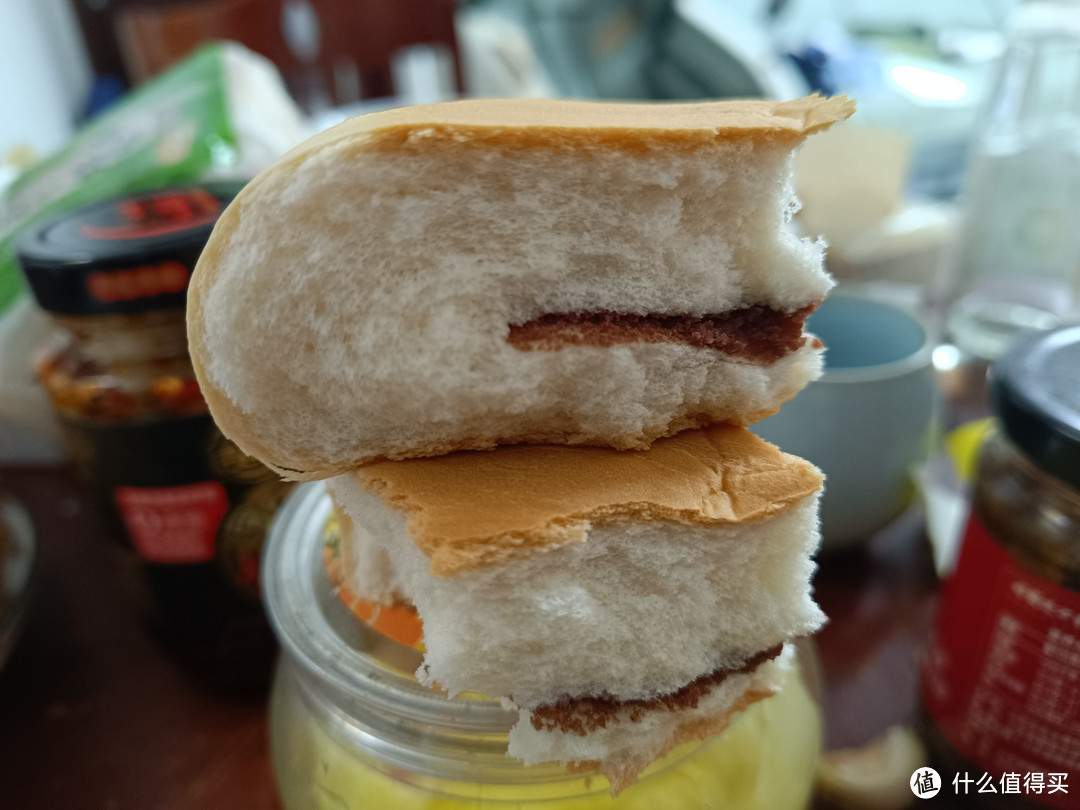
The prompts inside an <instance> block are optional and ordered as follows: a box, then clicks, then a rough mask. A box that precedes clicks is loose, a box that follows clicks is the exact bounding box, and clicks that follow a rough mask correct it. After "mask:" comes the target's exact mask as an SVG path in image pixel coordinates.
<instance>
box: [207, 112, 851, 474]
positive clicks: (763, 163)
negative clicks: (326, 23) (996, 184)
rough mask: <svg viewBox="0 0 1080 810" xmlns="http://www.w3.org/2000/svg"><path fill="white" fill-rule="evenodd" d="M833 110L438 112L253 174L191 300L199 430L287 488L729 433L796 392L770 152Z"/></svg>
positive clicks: (781, 169) (388, 115)
mask: <svg viewBox="0 0 1080 810" xmlns="http://www.w3.org/2000/svg"><path fill="white" fill-rule="evenodd" d="M853 106H854V105H853V104H852V103H851V102H849V101H847V100H846V99H844V98H833V99H822V98H819V97H810V98H807V99H803V100H800V101H793V102H785V103H777V102H768V101H747V102H718V103H707V104H676V105H651V106H650V105H625V104H599V103H585V102H571V101H548V100H522V101H460V102H451V103H446V104H438V105H429V106H422V107H413V108H406V109H402V110H393V111H389V112H385V113H376V114H372V115H367V116H363V117H361V118H357V119H353V120H351V121H347V122H345V123H343V124H341V125H339V126H337V127H335V128H333V129H331V130H328V131H327V132H325V133H323V134H321V135H319V136H317V137H315V138H313V139H312V140H310V141H308V142H307V143H305V144H303V145H301V146H300V147H298V148H297V149H295V150H294V151H292V152H291V153H289V154H288V155H286V156H285V157H284V158H283V159H282V160H280V161H279V162H278V163H277V164H276V165H274V166H272V167H271V168H270V169H268V170H267V171H265V172H263V173H262V174H261V175H259V176H258V177H257V178H256V179H255V180H254V181H253V182H252V183H250V184H249V185H248V186H247V187H246V188H245V189H244V190H243V192H242V193H241V194H240V195H239V196H238V197H237V198H236V200H235V201H234V202H233V204H232V205H230V206H229V208H228V210H227V211H226V212H225V213H224V215H223V216H222V217H221V219H220V221H219V222H218V225H217V227H216V228H215V230H214V234H213V236H212V237H211V239H210V242H209V244H208V245H207V247H206V250H205V251H204V253H203V257H202V259H201V261H200V262H199V266H198V268H197V270H196V273H195V275H194V277H193V279H192V283H191V288H190V293H189V296H190V298H189V342H190V348H191V353H192V357H193V360H194V364H195V369H196V373H197V375H198V379H199V383H200V385H201V386H202V390H203V392H204V395H205V396H206V399H207V401H208V403H209V405H210V408H211V411H212V413H213V415H214V418H215V420H216V421H217V423H218V425H219V426H220V427H221V428H222V430H223V431H224V432H225V434H226V435H227V436H228V437H229V438H231V439H232V440H234V441H235V442H236V443H237V444H238V445H240V447H241V448H242V449H243V450H244V451H245V452H247V453H249V454H251V455H253V456H255V457H257V458H259V459H260V460H262V461H263V462H265V463H267V464H269V465H270V466H272V467H273V468H275V469H276V470H278V471H279V472H281V473H282V474H283V475H285V476H286V477H289V478H293V479H316V478H321V477H327V476H330V475H334V474H337V473H340V472H343V471H346V470H348V469H351V468H353V467H355V466H357V465H359V464H363V463H368V462H371V461H376V460H381V459H403V458H412V457H421V456H430V455H439V454H444V453H447V452H451V451H454V450H460V449H486V448H490V447H493V446H496V445H500V444H510V443H557V444H582V445H596V446H610V447H615V448H622V449H629V448H637V449H640V448H644V447H647V446H648V445H649V444H650V443H651V442H652V441H654V440H655V439H657V438H658V437H661V436H665V435H671V434H673V433H675V432H677V431H679V430H683V429H687V428H693V427H698V426H702V425H705V424H708V423H711V422H715V421H723V420H727V421H732V422H735V423H739V424H749V423H751V422H753V421H754V420H756V419H758V418H761V417H763V416H765V415H768V414H770V413H773V412H774V411H776V410H777V409H778V408H779V407H780V405H781V404H782V403H783V402H784V401H786V400H787V399H789V398H790V397H792V396H794V394H795V393H796V392H797V391H798V390H799V389H800V388H801V387H802V386H803V385H805V384H806V383H807V382H808V381H809V380H811V379H813V378H814V377H815V376H816V375H817V374H818V373H819V371H820V348H821V347H820V344H819V343H817V342H816V341H815V340H813V339H812V338H808V337H807V336H806V335H804V334H803V331H802V322H803V319H804V318H805V317H806V315H807V314H808V313H809V312H810V311H812V309H813V308H814V307H815V306H816V305H817V304H818V303H819V302H820V300H821V299H822V298H823V297H824V295H825V294H826V292H827V291H828V289H829V287H830V285H831V281H830V280H829V278H828V277H827V275H826V274H825V273H824V272H823V270H822V249H823V246H822V244H821V243H819V242H814V241H810V240H804V239H800V238H798V237H796V236H795V235H793V234H792V232H791V231H790V230H789V228H788V227H787V223H788V220H789V219H790V217H791V215H792V212H793V211H794V210H795V208H796V205H797V204H796V201H795V199H794V193H793V190H792V186H791V183H790V178H789V175H790V166H791V159H792V152H793V150H794V149H795V148H796V147H797V146H798V144H799V143H800V142H801V141H802V140H803V139H804V138H805V137H806V136H807V135H809V134H810V133H812V132H815V131H817V130H819V129H822V128H824V127H827V126H829V125H830V124H831V123H832V122H833V121H835V120H837V119H840V118H845V117H847V116H848V115H850V113H851V111H852V109H853Z"/></svg>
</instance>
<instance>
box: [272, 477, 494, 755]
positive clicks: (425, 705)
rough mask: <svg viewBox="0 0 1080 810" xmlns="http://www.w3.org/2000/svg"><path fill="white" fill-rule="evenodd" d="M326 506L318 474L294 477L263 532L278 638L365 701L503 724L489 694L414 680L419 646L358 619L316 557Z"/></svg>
mask: <svg viewBox="0 0 1080 810" xmlns="http://www.w3.org/2000/svg"><path fill="white" fill-rule="evenodd" d="M332 508H333V507H332V504H331V501H330V496H329V494H328V493H327V492H326V489H325V487H324V486H323V484H322V483H321V482H311V483H307V484H300V485H299V486H297V487H296V488H295V490H294V491H293V492H292V493H290V495H289V497H288V498H287V499H286V501H285V502H284V503H283V504H282V507H281V510H280V511H279V512H278V515H277V517H276V518H275V520H274V523H273V525H272V526H271V528H270V532H269V534H268V536H267V541H266V549H265V551H264V557H263V593H264V597H265V600H266V606H267V612H268V614H269V617H270V622H271V625H272V626H273V627H274V631H275V633H276V634H277V636H278V639H279V641H280V642H281V644H282V646H283V647H284V648H285V649H286V650H288V652H289V653H290V654H291V655H292V657H293V659H294V660H295V661H296V662H298V663H299V664H300V665H301V666H302V667H303V668H304V670H305V671H307V672H308V673H310V674H312V675H314V676H315V677H316V678H317V679H318V680H319V681H321V682H323V683H325V684H326V685H328V686H330V687H332V688H335V689H337V690H338V691H341V692H344V693H346V694H347V695H349V696H355V697H357V698H359V699H360V700H361V701H363V702H367V703H370V704H371V705H372V707H373V708H383V709H388V708H391V707H392V708H393V710H394V711H395V712H401V713H404V714H406V715H408V716H410V717H413V719H422V720H424V721H425V722H430V723H433V724H435V725H437V726H445V727H446V728H447V729H451V728H452V729H454V730H456V731H458V732H460V731H463V730H466V731H476V732H480V733H485V734H491V733H499V732H504V733H505V732H506V731H508V730H509V728H510V726H511V725H513V716H512V715H511V713H509V712H508V711H507V710H505V709H504V708H503V707H502V706H501V704H500V703H498V702H497V701H492V700H470V699H466V698H461V697H453V698H447V697H446V696H445V695H441V694H439V693H437V692H435V691H434V690H431V689H428V688H427V687H424V686H422V685H421V684H420V683H418V682H417V681H416V679H415V678H414V677H413V673H414V672H415V671H416V669H417V668H418V667H419V666H420V665H421V663H422V661H423V655H422V653H421V652H420V651H419V650H416V649H414V648H412V647H408V646H406V645H405V644H402V643H401V642H399V641H396V640H394V639H391V638H389V637H388V636H385V635H383V634H382V633H380V632H379V631H377V630H375V629H374V628H373V627H371V626H370V625H369V624H367V623H366V622H363V621H361V620H359V619H358V618H357V617H356V616H355V615H354V614H353V613H352V612H351V611H350V610H349V608H348V607H347V606H346V605H345V604H344V603H343V602H342V601H341V600H340V599H339V598H338V596H337V592H336V591H337V589H336V588H335V587H334V586H333V585H332V584H331V583H330V581H329V575H328V574H327V572H326V569H325V566H324V565H323V564H322V554H323V548H324V544H325V540H326V527H327V525H328V523H329V521H330V517H331V514H332Z"/></svg>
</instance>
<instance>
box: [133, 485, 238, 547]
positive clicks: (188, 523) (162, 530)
mask: <svg viewBox="0 0 1080 810" xmlns="http://www.w3.org/2000/svg"><path fill="white" fill-rule="evenodd" d="M115 498H116V506H117V508H118V509H119V510H120V517H121V518H122V519H123V521H124V525H125V526H126V527H127V531H128V536H129V537H130V538H131V542H132V543H134V545H135V550H136V551H138V553H139V556H141V557H142V558H143V559H145V560H146V561H147V562H152V563H171V564H183V563H201V562H207V561H209V560H212V559H213V558H214V545H215V539H216V537H217V530H218V525H219V524H220V523H221V519H222V518H223V517H225V513H226V512H227V511H228V509H229V499H228V496H227V495H226V494H225V487H223V486H222V485H221V484H219V483H218V482H217V481H203V482H200V483H198V484H185V485H183V486H176V487H117V488H116V490H115Z"/></svg>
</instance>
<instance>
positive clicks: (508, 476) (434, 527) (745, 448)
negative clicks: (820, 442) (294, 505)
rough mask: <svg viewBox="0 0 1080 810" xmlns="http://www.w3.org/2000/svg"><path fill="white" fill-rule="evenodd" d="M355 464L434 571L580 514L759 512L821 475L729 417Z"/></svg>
mask: <svg viewBox="0 0 1080 810" xmlns="http://www.w3.org/2000/svg"><path fill="white" fill-rule="evenodd" d="M353 475H355V476H357V479H358V483H359V484H360V486H362V487H363V488H365V489H366V490H368V491H369V492H373V493H375V494H376V495H378V496H379V497H380V498H381V499H382V500H383V502H384V503H385V504H387V505H388V506H390V507H391V508H394V509H397V510H399V511H401V512H403V513H404V514H405V516H406V521H407V524H406V525H407V528H408V530H409V533H410V535H411V537H412V539H413V541H414V542H415V543H416V545H417V546H418V547H419V548H420V549H421V550H422V551H423V552H424V554H426V555H427V556H428V557H429V558H430V560H431V572H432V573H433V574H435V575H436V576H453V575H455V574H460V573H463V572H465V571H468V570H471V569H476V568H480V567H484V566H487V565H491V564H494V563H498V562H501V561H504V560H505V559H507V558H508V557H509V556H513V555H519V554H529V553H532V552H534V551H536V550H537V549H539V548H542V547H544V546H551V545H560V544H563V543H568V542H575V541H580V540H581V539H583V537H584V533H585V531H586V528H587V523H588V522H598V521H609V520H618V519H625V520H667V521H673V522H678V523H685V524H692V525H716V524H737V523H748V522H754V521H760V520H764V519H766V518H768V517H771V516H773V515H776V514H779V513H781V512H783V511H785V510H787V509H790V508H793V507H794V506H796V505H797V504H798V503H800V502H801V501H802V500H803V499H805V498H806V497H808V496H810V495H811V494H813V493H814V492H816V491H817V490H818V489H819V488H820V487H821V484H822V476H821V473H820V472H819V471H818V470H817V469H816V468H815V467H814V466H813V465H811V464H810V463H809V462H806V461H803V460H802V459H800V458H796V457H795V456H791V455H788V454H786V453H782V452H780V450H778V449H777V448H776V447H774V446H773V445H771V444H768V443H767V442H765V441H763V440H762V439H759V438H758V437H757V436H755V435H754V434H752V433H750V432H749V431H748V430H746V429H744V428H739V427H735V426H733V425H726V424H721V425H713V426H711V427H707V428H704V429H701V430H690V431H685V432H683V433H680V434H678V435H676V436H672V437H669V438H665V439H659V440H657V441H656V442H655V443H654V444H653V445H652V447H651V448H649V449H648V450H639V451H618V450H611V449H609V448H594V447H580V446H565V445H564V446H559V445H515V446H511V447H501V448H498V449H495V450H491V451H488V452H460V453H453V454H451V455H447V456H442V457H439V458H428V459H412V460H406V461H395V462H378V463H375V464H370V465H367V466H365V467H362V468H360V469H358V470H356V471H355V472H354V473H353Z"/></svg>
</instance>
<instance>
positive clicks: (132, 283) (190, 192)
mask: <svg viewBox="0 0 1080 810" xmlns="http://www.w3.org/2000/svg"><path fill="white" fill-rule="evenodd" d="M242 187H243V184H241V183H236V182H232V183H212V184H197V185H188V186H181V187H176V188H167V189H161V190H158V191H150V192H143V193H140V194H131V195H127V196H123V197H117V198H115V199H110V200H103V201H101V202H98V203H94V204H92V205H88V206H86V207H84V208H77V209H75V210H73V211H67V212H65V213H63V214H60V215H59V216H57V217H54V218H53V219H50V220H47V221H45V222H44V223H42V224H41V225H39V226H37V227H36V228H35V229H34V230H32V231H30V232H29V233H27V234H26V235H25V236H24V237H23V238H22V240H21V241H20V242H19V245H18V247H17V249H16V257H17V258H18V261H19V264H20V265H21V266H22V269H23V274H24V275H25V276H26V279H27V281H28V283H29V285H30V289H31V290H32V291H33V293H34V297H35V298H36V299H37V301H38V303H39V304H40V305H41V306H42V308H44V309H46V310H48V311H50V312H53V313H56V314H58V315H105V314H135V313H140V312H152V311H158V310H164V309H175V308H182V307H183V306H184V305H185V303H186V300H187V285H188V279H189V278H190V277H191V273H192V271H193V270H194V269H195V263H196V262H197V261H198V259H199V254H200V253H201V252H202V249H203V247H204V246H205V245H206V241H207V239H209V238H210V232H211V231H212V230H213V228H214V223H215V222H217V219H218V217H219V216H220V215H221V212H222V211H224V210H225V206H226V205H228V204H229V202H230V201H231V200H232V198H233V197H235V196H236V194H237V193H238V192H239V191H240V189H241V188H242Z"/></svg>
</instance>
